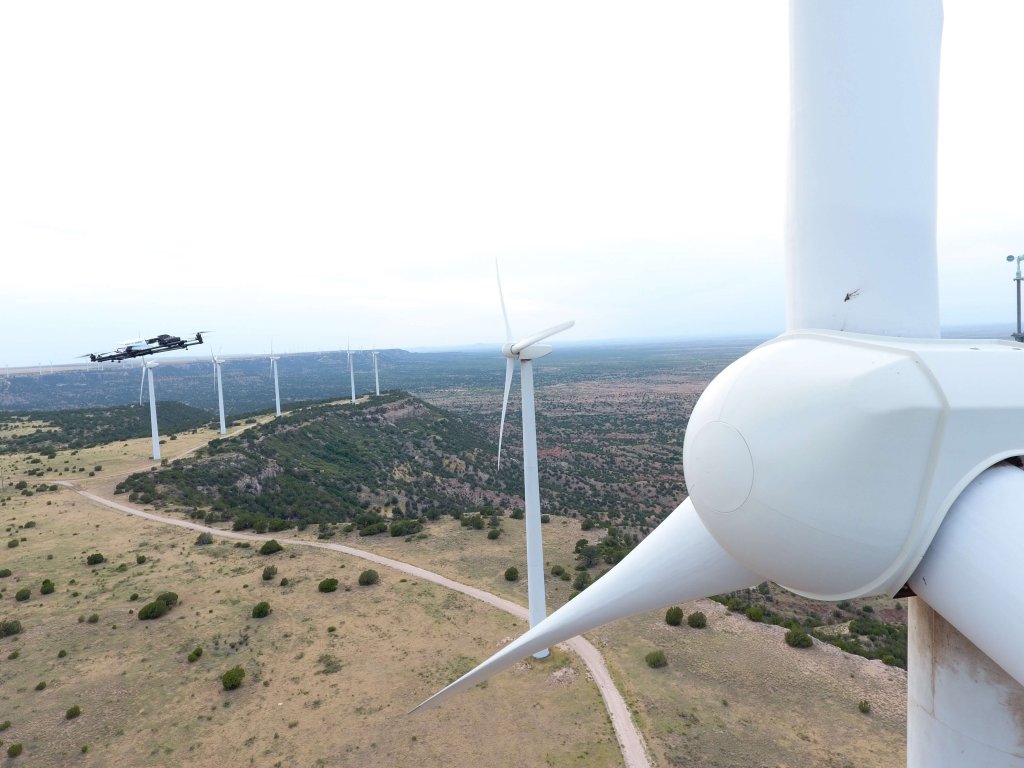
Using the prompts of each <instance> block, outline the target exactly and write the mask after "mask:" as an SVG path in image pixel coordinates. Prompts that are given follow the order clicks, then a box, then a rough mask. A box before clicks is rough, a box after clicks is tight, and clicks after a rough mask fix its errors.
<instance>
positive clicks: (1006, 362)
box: [683, 331, 1024, 600]
mask: <svg viewBox="0 0 1024 768" xmlns="http://www.w3.org/2000/svg"><path fill="white" fill-rule="evenodd" d="M1022 351H1024V348H1022V346H1021V345H1020V344H1015V343H1012V342H998V341H940V340H932V339H899V338H891V337H884V336H866V335H860V334H849V333H840V332H828V331H796V332H793V333H788V334H784V335H782V336H780V337H778V338H776V339H774V340H772V341H769V342H768V343H766V344H763V345H762V346H760V347H758V348H757V349H755V350H754V351H752V352H750V353H749V354H747V355H745V356H744V357H742V358H740V359H739V360H738V361H736V362H735V363H733V364H732V365H730V366H729V367H728V368H726V369H725V370H724V371H722V373H721V374H719V375H718V376H717V377H716V378H715V380H714V381H713V382H712V383H711V384H710V385H709V386H708V387H707V389H706V390H705V391H704V394H703V395H701V397H700V399H699V400H698V402H697V405H696V406H695V407H694V409H693V413H692V415H691V416H690V420H689V423H688V425H687V429H686V439H685V443H684V447H683V466H684V471H685V475H686V483H687V487H688V488H689V491H690V495H691V499H692V501H693V504H694V506H695V507H696V509H697V512H698V513H699V515H700V518H701V520H702V521H703V522H704V525H705V526H706V527H707V529H708V531H709V532H710V533H711V535H712V536H714V538H715V540H716V541H717V542H718V543H719V544H720V545H721V546H722V547H723V548H724V549H725V550H727V551H728V552H729V553H730V554H731V555H732V556H733V557H735V558H736V559H737V560H738V561H739V562H741V563H743V564H744V565H745V566H746V567H748V568H750V569H751V570H753V571H755V572H757V573H759V574H761V575H762V576H764V577H765V578H767V579H770V580H772V581H774V582H776V583H778V584H781V585H783V586H785V587H786V588H787V589H789V590H791V591H794V592H797V593H799V594H802V595H805V596H807V597H812V598H815V599H818V600H843V599H849V598H853V597H861V596H866V595H874V594H880V593H883V592H884V593H888V594H890V595H892V594H895V593H896V592H897V591H899V589H900V588H901V587H902V586H903V585H904V584H905V583H906V582H907V580H908V579H909V578H910V576H911V574H912V573H913V572H914V569H915V568H916V567H917V565H918V563H919V562H920V561H921V558H922V557H924V554H925V552H926V550H927V549H928V546H929V544H930V543H931V541H932V539H933V537H934V536H935V533H936V531H937V530H938V528H939V525H940V524H941V523H942V520H943V518H944V517H945V515H946V512H947V511H948V510H949V508H950V506H951V505H952V504H953V502H954V501H955V500H956V498H957V497H958V496H959V495H960V492H961V491H962V490H963V489H964V488H965V487H966V486H967V485H968V484H969V483H970V482H971V481H972V480H973V479H974V478H975V477H977V476H978V475H979V474H980V473H981V472H982V471H984V470H985V469H987V468H988V467H990V466H992V465H994V464H996V463H997V462H999V461H1001V460H1002V459H1005V458H1007V457H1009V456H1017V455H1021V454H1024V410H1022V409H1021V408H1020V406H1019V403H1018V402H1017V398H1016V394H1015V392H1014V390H1013V389H1012V387H1008V386H1007V385H1008V384H1009V383H1010V382H1014V381H1021V380H1022V379H1024V354H1019V353H1020V352H1022Z"/></svg>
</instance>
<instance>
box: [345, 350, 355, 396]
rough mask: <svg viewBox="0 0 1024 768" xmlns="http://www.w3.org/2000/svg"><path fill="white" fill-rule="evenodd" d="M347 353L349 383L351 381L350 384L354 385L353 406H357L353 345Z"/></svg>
mask: <svg viewBox="0 0 1024 768" xmlns="http://www.w3.org/2000/svg"><path fill="white" fill-rule="evenodd" d="M346 351H347V353H348V381H349V384H351V385H352V404H353V405H355V402H356V372H355V369H354V368H353V367H352V354H353V352H352V345H351V344H350V345H349V346H348V349H347V350H346Z"/></svg>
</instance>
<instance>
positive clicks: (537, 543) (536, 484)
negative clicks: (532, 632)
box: [494, 263, 574, 659]
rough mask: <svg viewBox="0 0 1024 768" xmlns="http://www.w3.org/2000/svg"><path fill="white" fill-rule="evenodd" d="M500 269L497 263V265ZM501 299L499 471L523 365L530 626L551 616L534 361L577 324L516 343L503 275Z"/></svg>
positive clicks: (541, 654)
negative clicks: (502, 358)
mask: <svg viewBox="0 0 1024 768" xmlns="http://www.w3.org/2000/svg"><path fill="white" fill-rule="evenodd" d="M494 268H495V271H497V269H498V265H497V263H495V265H494ZM498 298H499V299H500V300H501V315H502V317H503V318H504V320H505V345H504V346H503V347H502V348H501V353H502V354H503V355H504V356H505V396H504V398H503V399H502V401H501V425H500V426H499V427H498V469H499V470H500V469H501V440H502V436H503V435H504V432H505V411H506V409H507V408H508V395H509V391H510V390H511V388H512V371H513V369H514V368H515V361H516V360H518V361H519V383H520V386H521V388H522V411H523V496H524V499H525V501H526V587H527V593H528V597H529V604H530V626H531V627H534V626H536V625H538V624H540V623H541V622H542V621H543V620H544V618H545V617H546V616H547V597H546V595H545V591H544V541H543V537H542V536H541V530H540V527H541V522H540V480H539V476H538V474H539V473H538V464H537V422H536V414H535V407H534V401H533V361H534V360H537V359H539V358H541V357H544V356H545V355H547V354H550V353H551V347H550V346H549V345H547V344H541V343H540V342H542V341H543V340H544V339H547V338H548V337H550V336H554V335H555V334H556V333H561V332H562V331H565V330H568V329H569V328H572V326H573V325H574V321H572V320H569V321H568V322H564V323H560V324H559V325H555V326H552V327H551V328H548V329H546V330H543V331H541V332H540V333H535V334H533V335H532V336H527V337H526V338H525V339H522V340H520V341H515V342H514V341H513V339H512V327H511V325H509V322H508V312H506V311H505V295H504V293H503V292H502V290H501V274H500V273H498ZM548 653H549V652H548V649H547V648H542V649H539V650H537V651H535V652H533V657H534V658H535V659H543V658H546V657H547V655H548Z"/></svg>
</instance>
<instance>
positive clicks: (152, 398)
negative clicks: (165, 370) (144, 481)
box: [139, 360, 160, 461]
mask: <svg viewBox="0 0 1024 768" xmlns="http://www.w3.org/2000/svg"><path fill="white" fill-rule="evenodd" d="M158 365H160V363H158V362H156V361H153V360H149V361H143V363H142V381H141V382H140V383H139V405H142V390H143V388H144V387H145V386H146V378H147V374H148V377H149V426H150V430H151V431H152V433H153V460H154V461H160V430H159V429H157V426H156V389H155V388H154V387H153V369H154V368H156V367H157V366H158Z"/></svg>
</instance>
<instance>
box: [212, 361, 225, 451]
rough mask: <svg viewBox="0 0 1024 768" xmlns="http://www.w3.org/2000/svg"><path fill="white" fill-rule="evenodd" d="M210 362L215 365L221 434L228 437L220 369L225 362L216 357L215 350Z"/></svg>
mask: <svg viewBox="0 0 1024 768" xmlns="http://www.w3.org/2000/svg"><path fill="white" fill-rule="evenodd" d="M210 362H212V363H213V379H214V381H213V386H214V388H215V389H216V390H217V406H218V408H219V409H220V433H221V434H222V435H226V434H227V432H228V429H227V424H226V423H225V420H224V382H223V380H222V379H221V375H220V369H221V366H222V365H224V360H223V359H222V358H219V357H215V356H214V354H213V350H212V349H211V350H210Z"/></svg>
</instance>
